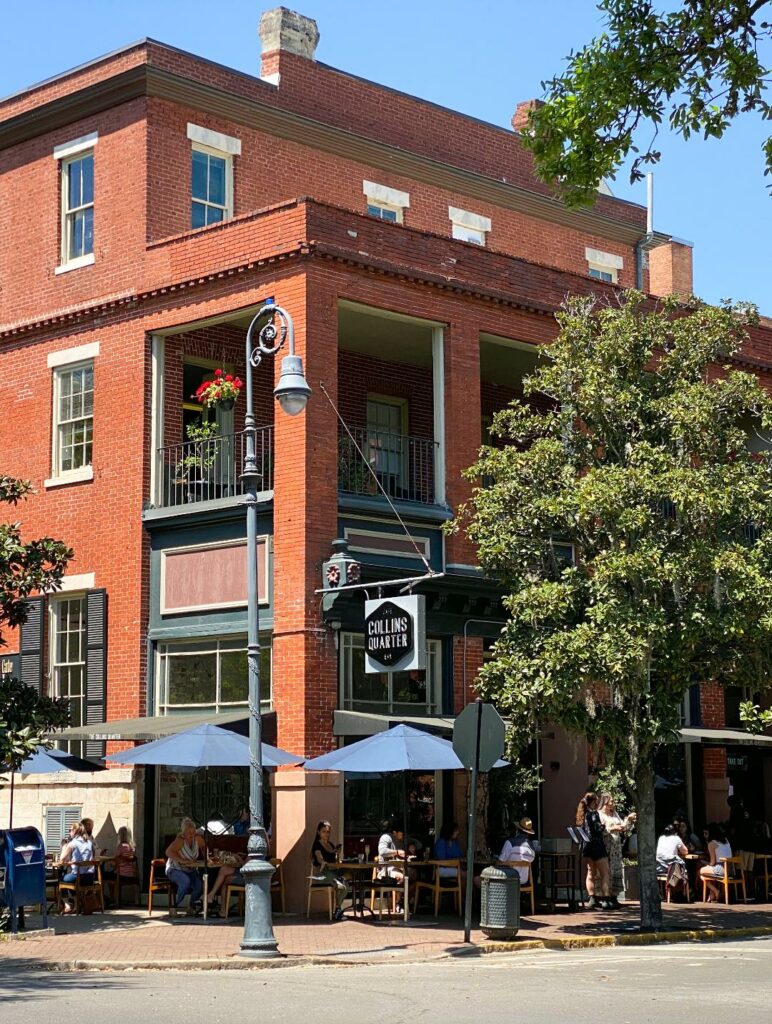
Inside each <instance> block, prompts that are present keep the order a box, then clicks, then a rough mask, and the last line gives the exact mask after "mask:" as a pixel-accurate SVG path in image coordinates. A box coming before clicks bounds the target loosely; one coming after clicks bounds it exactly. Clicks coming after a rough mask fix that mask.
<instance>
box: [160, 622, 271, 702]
mask: <svg viewBox="0 0 772 1024" xmlns="http://www.w3.org/2000/svg"><path fill="white" fill-rule="evenodd" d="M260 645H261V648H260V704H261V707H262V708H263V709H264V710H267V709H269V708H270V707H271V693H272V690H271V646H270V645H271V638H270V636H267V635H266V636H265V637H261V639H260ZM157 657H158V664H157V672H156V708H157V710H158V714H160V715H168V714H175V713H181V712H191V711H212V712H215V713H216V712H218V711H226V710H230V709H233V708H234V707H242V706H243V707H246V706H247V702H248V699H249V678H248V670H247V646H246V638H245V637H236V638H231V639H227V640H222V639H216V638H212V639H209V638H207V639H206V640H188V641H184V642H182V643H164V644H159V645H158V655H157Z"/></svg>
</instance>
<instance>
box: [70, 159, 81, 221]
mask: <svg viewBox="0 0 772 1024" xmlns="http://www.w3.org/2000/svg"><path fill="white" fill-rule="evenodd" d="M80 197H81V161H80V160H73V161H72V162H71V163H69V164H67V209H68V210H72V209H73V208H74V207H76V206H80V205H81V201H80Z"/></svg>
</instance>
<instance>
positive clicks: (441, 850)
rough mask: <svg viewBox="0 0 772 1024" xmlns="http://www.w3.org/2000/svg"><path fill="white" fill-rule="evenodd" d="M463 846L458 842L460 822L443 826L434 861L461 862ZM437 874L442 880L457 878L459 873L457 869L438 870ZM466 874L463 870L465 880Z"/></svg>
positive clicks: (441, 868)
mask: <svg viewBox="0 0 772 1024" xmlns="http://www.w3.org/2000/svg"><path fill="white" fill-rule="evenodd" d="M462 856H463V855H462V853H461V845H460V843H459V841H458V822H455V821H453V822H451V823H450V824H449V825H443V826H442V828H441V829H440V838H439V839H438V840H437V842H436V843H435V844H434V859H435V860H461V858H462ZM437 872H438V874H439V877H440V878H455V877H456V874H457V871H456V869H455V868H447V867H445V868H443V867H439V868H437ZM464 875H465V872H464V871H463V870H462V872H461V877H462V878H463V877H464Z"/></svg>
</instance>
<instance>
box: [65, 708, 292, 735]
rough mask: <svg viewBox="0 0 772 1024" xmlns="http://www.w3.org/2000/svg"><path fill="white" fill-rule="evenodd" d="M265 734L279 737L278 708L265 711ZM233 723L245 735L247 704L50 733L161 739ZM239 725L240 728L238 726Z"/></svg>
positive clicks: (93, 724)
mask: <svg viewBox="0 0 772 1024" xmlns="http://www.w3.org/2000/svg"><path fill="white" fill-rule="evenodd" d="M262 717H263V723H264V736H263V739H264V740H265V741H266V742H268V743H274V742H275V738H276V714H275V712H268V713H265V712H264V713H263V716H262ZM204 724H209V725H224V726H234V731H235V732H240V733H242V734H243V735H246V733H247V732H248V729H249V714H248V712H247V711H246V710H245V709H244V708H239V709H238V710H237V711H221V712H219V713H217V714H215V713H213V712H211V711H197V712H195V713H191V714H189V715H157V716H156V717H154V718H123V719H119V720H117V721H114V722H93V723H91V724H90V725H76V726H71V727H70V728H69V729H61V730H60V731H59V732H52V733H49V737H50V738H51V739H53V740H133V741H136V742H141V741H143V740H158V739H161V737H163V736H171V735H173V734H174V733H176V732H182V731H183V730H184V729H192V728H193V727H194V726H196V725H204ZM236 726H238V728H236Z"/></svg>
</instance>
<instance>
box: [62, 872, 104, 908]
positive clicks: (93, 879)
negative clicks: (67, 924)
mask: <svg viewBox="0 0 772 1024" xmlns="http://www.w3.org/2000/svg"><path fill="white" fill-rule="evenodd" d="M73 867H75V868H76V871H77V874H76V875H75V881H74V882H63V881H60V882H59V913H62V911H63V909H64V902H65V900H66V898H67V893H70V894H71V895H72V900H73V903H74V904H75V913H76V914H79V913H80V912H81V908H82V906H83V900H82V897H83V894H84V893H85V892H88V891H92V892H95V893H96V894H97V896H98V897H99V906H100V908H101V912H102V913H103V914H104V912H105V893H104V887H103V885H102V864H101V862H100V861H98V860H82V861H80V862H79V863H78V864H77V865H75V864H73ZM84 868H86V869H88V868H93V869H94V871H93V874H91V873H90V874H89V875H84V874H83V873H82V872H83V869H84Z"/></svg>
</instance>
